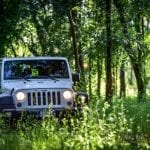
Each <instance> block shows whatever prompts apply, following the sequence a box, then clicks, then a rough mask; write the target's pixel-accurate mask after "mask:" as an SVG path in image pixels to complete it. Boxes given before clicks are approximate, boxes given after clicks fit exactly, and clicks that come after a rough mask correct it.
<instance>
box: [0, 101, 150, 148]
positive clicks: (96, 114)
mask: <svg viewBox="0 0 150 150" xmlns="http://www.w3.org/2000/svg"><path fill="white" fill-rule="evenodd" d="M149 125H150V102H149V101H147V102H145V103H137V101H136V100H135V99H133V100H132V99H124V100H120V99H116V100H114V102H113V104H112V105H111V106H110V105H109V104H107V103H105V102H103V101H101V100H96V99H92V100H91V104H90V107H86V108H85V109H84V110H83V115H82V116H81V117H75V116H74V117H73V116H72V117H70V118H69V119H67V118H64V119H62V120H61V121H60V120H59V119H57V118H54V117H50V118H48V119H45V120H42V121H37V120H33V119H30V118H28V119H26V121H19V122H18V124H17V127H16V128H15V129H14V128H7V127H6V125H5V124H4V122H3V121H2V120H1V123H0V148H1V150H9V149H15V150H24V149H29V150H30V149H32V150H39V149H41V150H47V149H50V150H55V149H64V150H66V149H70V150H72V149H75V150H81V149H83V150H88V149H89V150H97V149H150V127H149Z"/></svg>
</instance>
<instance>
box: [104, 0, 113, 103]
mask: <svg viewBox="0 0 150 150" xmlns="http://www.w3.org/2000/svg"><path fill="white" fill-rule="evenodd" d="M105 11H106V38H107V41H106V101H107V102H109V103H110V102H111V100H112V96H113V90H112V70H111V64H112V56H111V49H112V39H111V0H106V10H105Z"/></svg>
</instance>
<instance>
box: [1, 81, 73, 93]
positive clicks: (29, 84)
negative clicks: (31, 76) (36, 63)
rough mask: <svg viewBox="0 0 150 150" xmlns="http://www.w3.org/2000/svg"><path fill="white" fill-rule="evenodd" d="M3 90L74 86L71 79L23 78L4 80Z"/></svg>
mask: <svg viewBox="0 0 150 150" xmlns="http://www.w3.org/2000/svg"><path fill="white" fill-rule="evenodd" d="M2 88H3V90H7V91H8V90H10V91H11V90H12V89H15V90H18V89H35V88H40V89H42V88H72V81H71V80H70V79H61V80H57V81H54V80H29V81H26V80H21V81H15V80H14V81H4V82H3V86H2Z"/></svg>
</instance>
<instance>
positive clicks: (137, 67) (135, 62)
mask: <svg viewBox="0 0 150 150" xmlns="http://www.w3.org/2000/svg"><path fill="white" fill-rule="evenodd" d="M113 1H114V4H115V6H116V8H117V10H118V14H119V19H120V23H121V26H122V32H123V34H124V37H125V40H126V45H125V47H126V48H125V50H126V52H127V54H128V56H129V58H130V60H131V65H132V67H133V70H134V74H135V77H136V83H137V88H138V100H139V101H142V99H144V97H145V92H146V91H145V83H144V78H143V73H142V70H143V65H142V63H141V61H140V60H139V57H137V56H136V52H134V51H133V49H132V46H131V43H130V37H129V33H128V25H127V21H126V19H125V14H126V13H125V8H124V6H123V3H122V1H121V0H113Z"/></svg>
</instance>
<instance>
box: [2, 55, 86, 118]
mask: <svg viewBox="0 0 150 150" xmlns="http://www.w3.org/2000/svg"><path fill="white" fill-rule="evenodd" d="M76 81H79V74H78V73H74V74H72V73H71V72H70V67H69V64H68V60H67V59H66V58H64V57H27V58H3V59H0V112H4V113H6V114H9V115H10V116H13V115H14V116H15V115H16V114H20V113H21V112H28V113H34V114H36V115H37V116H38V117H42V116H43V115H44V113H45V111H48V110H51V112H52V113H53V114H56V113H57V112H62V111H66V110H68V109H70V110H78V109H81V106H82V105H81V104H80V102H79V99H82V100H84V101H85V103H88V95H87V94H86V93H82V92H76V91H75V90H74V87H73V86H74V82H76Z"/></svg>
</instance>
